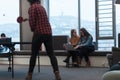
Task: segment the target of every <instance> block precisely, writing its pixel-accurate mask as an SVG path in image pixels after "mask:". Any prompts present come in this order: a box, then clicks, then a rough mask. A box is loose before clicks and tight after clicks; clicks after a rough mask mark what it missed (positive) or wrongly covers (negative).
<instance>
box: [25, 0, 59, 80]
mask: <svg viewBox="0 0 120 80" xmlns="http://www.w3.org/2000/svg"><path fill="white" fill-rule="evenodd" d="M28 2H29V3H30V5H31V7H30V8H29V11H28V14H29V24H30V29H31V31H32V32H33V38H32V48H31V50H32V54H31V57H30V63H29V70H28V75H27V76H26V80H32V74H33V70H34V67H35V63H36V57H37V54H39V49H40V46H41V44H42V43H44V45H45V47H46V51H47V55H48V56H49V58H50V61H51V64H52V67H53V72H54V74H55V78H56V80H61V77H60V74H59V68H58V62H57V58H56V56H55V55H54V54H53V44H52V30H51V25H50V23H49V21H48V18H47V14H46V11H45V9H44V7H43V6H42V5H41V4H40V3H41V2H40V0H28Z"/></svg>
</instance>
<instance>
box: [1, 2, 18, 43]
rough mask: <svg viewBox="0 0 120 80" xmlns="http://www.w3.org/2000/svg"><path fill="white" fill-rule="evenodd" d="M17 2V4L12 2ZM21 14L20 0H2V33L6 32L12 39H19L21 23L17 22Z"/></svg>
mask: <svg viewBox="0 0 120 80" xmlns="http://www.w3.org/2000/svg"><path fill="white" fill-rule="evenodd" d="M11 3H15V4H11ZM18 16H19V0H1V1H0V34H1V33H5V34H6V36H7V37H11V38H12V41H13V42H15V41H19V37H20V36H19V33H20V32H19V24H18V23H17V22H16V19H17V17H18Z"/></svg>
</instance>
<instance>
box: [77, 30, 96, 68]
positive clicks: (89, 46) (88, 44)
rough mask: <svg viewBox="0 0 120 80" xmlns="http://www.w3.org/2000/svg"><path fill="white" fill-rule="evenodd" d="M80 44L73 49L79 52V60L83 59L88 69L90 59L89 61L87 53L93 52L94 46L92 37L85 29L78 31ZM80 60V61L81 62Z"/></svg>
mask: <svg viewBox="0 0 120 80" xmlns="http://www.w3.org/2000/svg"><path fill="white" fill-rule="evenodd" d="M80 39H81V40H80V42H79V43H78V45H77V46H76V47H75V49H77V50H79V55H80V59H81V60H82V58H83V57H84V58H85V61H86V66H87V67H90V66H91V63H90V59H89V53H91V52H93V51H94V50H95V48H94V44H93V37H92V36H91V34H90V33H89V32H88V31H87V30H86V29H85V28H81V29H80ZM81 60H80V61H81Z"/></svg>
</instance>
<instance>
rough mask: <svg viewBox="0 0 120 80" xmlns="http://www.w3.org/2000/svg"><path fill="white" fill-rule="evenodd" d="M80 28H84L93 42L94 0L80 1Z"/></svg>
mask: <svg viewBox="0 0 120 80" xmlns="http://www.w3.org/2000/svg"><path fill="white" fill-rule="evenodd" d="M80 14H81V15H80V18H81V27H84V28H86V29H87V30H88V31H89V32H90V33H91V34H92V36H93V39H94V41H95V39H96V35H95V0H80Z"/></svg>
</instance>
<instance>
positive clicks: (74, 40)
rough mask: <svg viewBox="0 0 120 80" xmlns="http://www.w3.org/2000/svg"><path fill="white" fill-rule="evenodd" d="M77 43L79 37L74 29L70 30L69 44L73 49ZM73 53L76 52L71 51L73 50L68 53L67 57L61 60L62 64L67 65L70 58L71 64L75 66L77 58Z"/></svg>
mask: <svg viewBox="0 0 120 80" xmlns="http://www.w3.org/2000/svg"><path fill="white" fill-rule="evenodd" d="M79 41H80V36H79V35H77V32H76V30H75V29H72V30H71V37H70V38H69V43H70V44H71V45H73V47H75V46H76V45H77V44H78V42H79ZM64 46H66V45H64ZM68 46H69V45H68ZM75 52H76V51H73V50H72V51H68V54H67V57H66V59H65V60H63V62H66V63H68V62H69V59H70V57H71V56H72V62H73V64H75V65H76V64H77V56H76V54H75Z"/></svg>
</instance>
